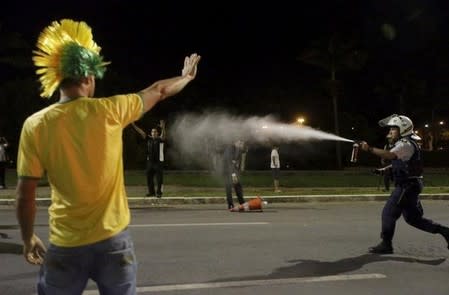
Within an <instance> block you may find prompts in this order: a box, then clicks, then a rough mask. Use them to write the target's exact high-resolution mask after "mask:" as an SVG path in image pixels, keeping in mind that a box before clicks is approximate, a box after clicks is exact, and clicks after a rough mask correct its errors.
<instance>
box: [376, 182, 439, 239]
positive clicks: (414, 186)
mask: <svg viewBox="0 0 449 295" xmlns="http://www.w3.org/2000/svg"><path fill="white" fill-rule="evenodd" d="M422 189H423V184H422V180H421V179H413V180H410V181H408V182H406V183H402V184H396V186H395V188H394V190H393V192H392V193H391V195H390V198H389V199H388V200H387V202H386V204H385V206H384V208H383V210H382V232H381V238H382V239H383V240H385V241H389V242H391V241H392V240H393V236H394V231H395V228H396V221H397V220H398V219H399V217H401V215H402V216H404V220H405V221H406V222H407V223H408V224H410V225H411V226H414V227H416V228H418V229H420V230H423V231H426V232H429V233H437V231H438V228H439V226H440V225H439V224H438V223H435V222H433V221H432V220H430V219H427V218H424V217H423V214H424V210H423V207H422V205H421V201H420V198H419V194H420V193H421V191H422Z"/></svg>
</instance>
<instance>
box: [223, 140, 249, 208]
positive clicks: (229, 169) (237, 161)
mask: <svg viewBox="0 0 449 295" xmlns="http://www.w3.org/2000/svg"><path fill="white" fill-rule="evenodd" d="M243 151H244V142H243V141H242V140H236V141H234V142H233V144H231V145H228V146H226V147H225V149H224V153H223V178H224V184H225V191H226V202H227V204H228V209H229V210H231V209H232V208H234V202H233V200H232V188H234V191H235V194H236V195H237V199H238V202H239V204H243V203H245V199H244V198H243V189H242V184H241V183H240V171H241V163H242V153H243Z"/></svg>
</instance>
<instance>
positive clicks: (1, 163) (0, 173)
mask: <svg viewBox="0 0 449 295" xmlns="http://www.w3.org/2000/svg"><path fill="white" fill-rule="evenodd" d="M8 145H9V144H8V141H7V140H6V138H5V137H0V189H6V188H7V187H6V167H7V166H8V160H9V158H8V154H7V151H6V149H7V148H8Z"/></svg>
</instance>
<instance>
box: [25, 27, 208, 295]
mask: <svg viewBox="0 0 449 295" xmlns="http://www.w3.org/2000/svg"><path fill="white" fill-rule="evenodd" d="M37 47H38V49H39V50H38V51H35V54H36V55H35V56H34V57H33V60H34V63H35V65H36V66H37V67H39V69H38V71H37V73H38V74H40V75H41V76H40V81H41V83H42V89H43V92H42V94H41V96H43V97H50V96H51V95H52V94H53V92H54V91H55V90H56V89H57V88H59V93H60V99H59V101H58V102H57V103H55V104H53V105H51V106H49V107H47V108H45V109H43V110H41V111H39V112H37V113H35V114H33V115H31V116H30V117H28V118H27V119H26V121H25V122H24V124H23V127H22V132H21V137H20V144H19V152H18V160H17V173H18V184H17V219H18V221H19V224H20V229H21V233H22V239H23V242H24V256H25V259H26V260H27V261H28V262H29V263H31V264H38V265H41V271H40V273H39V282H38V293H39V294H82V292H83V290H84V288H85V286H86V284H87V281H88V279H89V278H90V279H92V280H94V281H95V282H96V283H97V286H98V288H99V290H100V293H101V294H120V295H124V294H135V293H136V272H137V262H136V258H135V253H134V247H133V242H132V239H131V237H130V234H129V232H128V230H127V226H128V224H129V223H130V212H129V208H128V201H127V196H126V191H125V186H124V177H123V160H122V131H123V129H124V128H125V127H126V126H127V125H128V124H130V123H132V122H134V121H136V120H138V119H139V118H140V117H141V116H142V115H143V114H144V113H145V112H147V111H148V110H150V109H151V108H152V107H153V106H154V105H156V104H157V103H158V102H159V101H162V100H164V99H166V98H167V97H170V96H173V95H175V94H177V93H178V92H180V91H181V90H182V89H183V88H184V87H185V86H186V85H187V84H188V83H189V82H190V81H192V80H193V79H194V78H195V76H196V72H197V64H198V62H199V60H200V56H199V55H197V54H192V55H190V56H188V57H186V58H185V60H184V68H183V69H182V74H181V75H180V76H177V77H173V78H169V79H164V80H159V81H157V82H155V83H153V84H151V85H150V86H149V87H148V88H146V89H144V90H142V91H140V92H138V93H130V94H125V95H114V96H111V97H105V98H93V95H94V91H95V79H96V78H102V76H103V74H104V72H105V70H106V65H107V63H106V62H104V61H103V58H102V57H101V56H100V54H99V52H100V47H99V46H97V45H96V44H95V42H94V41H93V40H92V34H91V29H90V27H89V26H88V25H87V24H86V23H84V22H76V21H73V20H68V19H64V20H61V21H60V22H53V23H52V24H51V25H50V26H49V27H47V28H46V29H45V30H44V31H43V32H42V33H41V35H40V36H39V39H38V43H37ZM44 173H46V174H47V177H48V181H49V183H50V186H51V192H52V193H51V201H52V202H51V205H50V208H49V216H50V220H49V225H50V233H49V240H50V245H49V248H48V250H47V249H46V248H45V246H44V244H43V242H42V241H41V240H40V239H39V238H38V237H37V236H36V234H35V233H34V229H33V228H34V217H35V212H36V204H35V196H36V188H37V184H38V181H39V179H40V178H41V177H42V176H43V175H44Z"/></svg>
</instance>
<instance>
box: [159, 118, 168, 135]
mask: <svg viewBox="0 0 449 295" xmlns="http://www.w3.org/2000/svg"><path fill="white" fill-rule="evenodd" d="M159 126H161V136H160V137H161V139H162V140H165V138H166V137H167V131H166V130H165V121H164V120H161V121H160V122H159Z"/></svg>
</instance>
